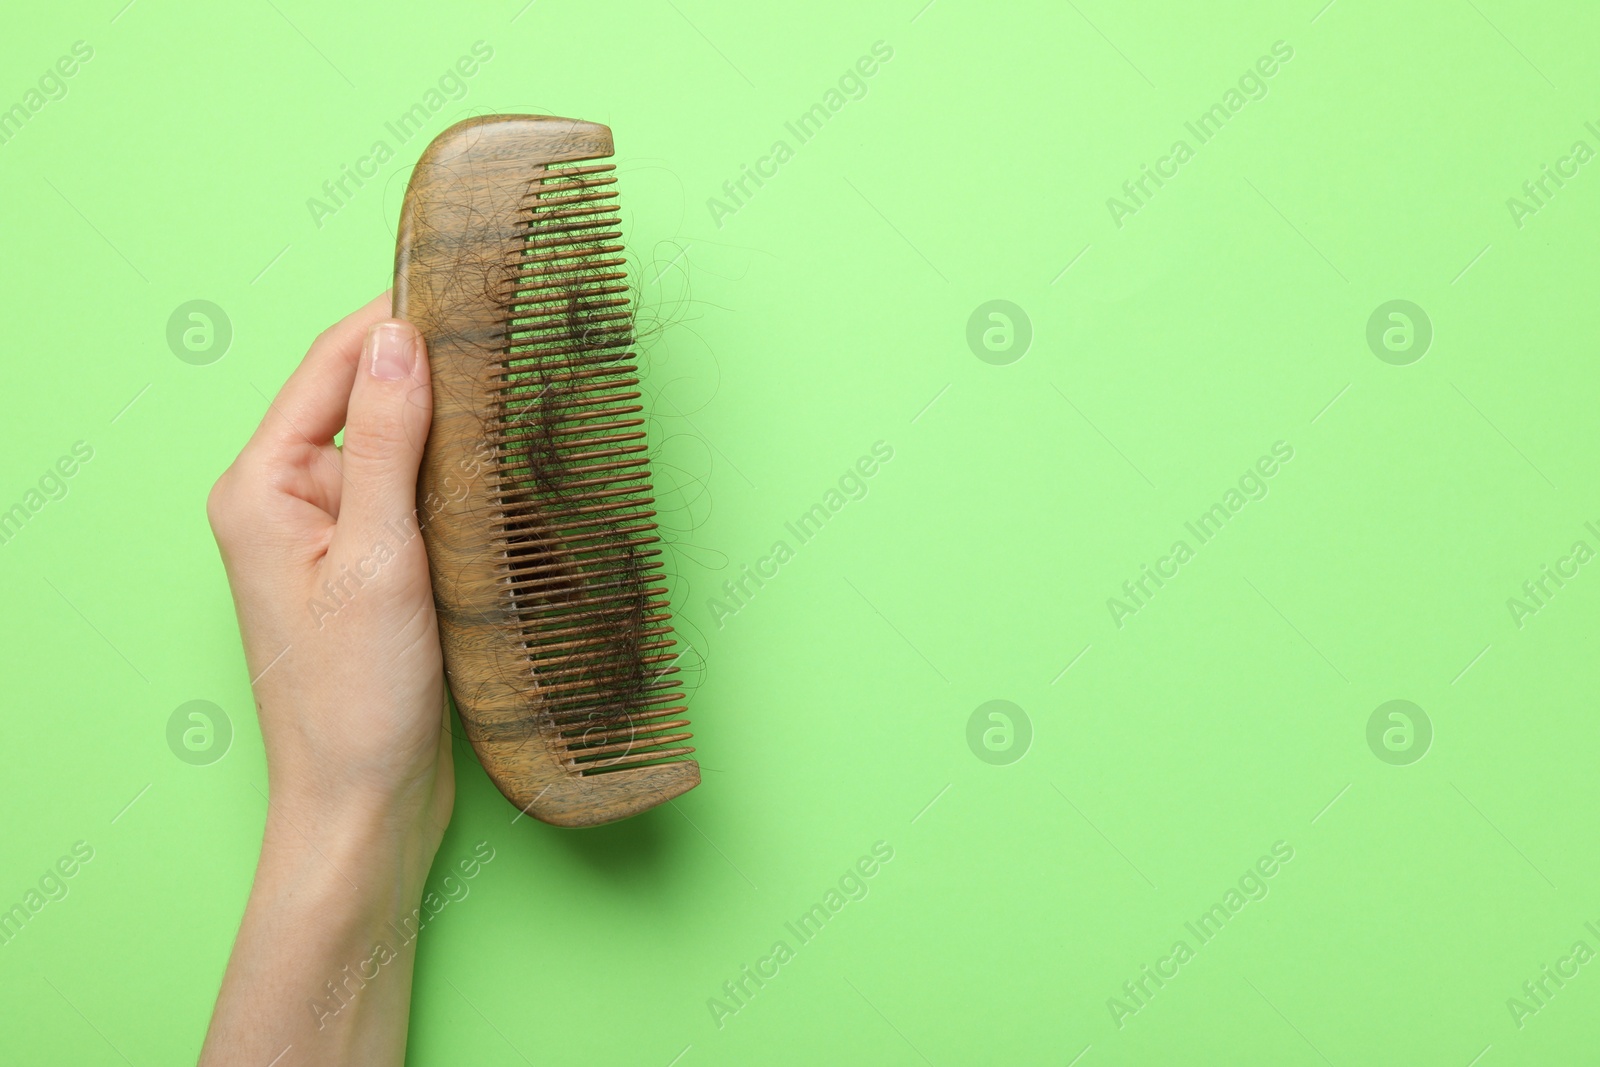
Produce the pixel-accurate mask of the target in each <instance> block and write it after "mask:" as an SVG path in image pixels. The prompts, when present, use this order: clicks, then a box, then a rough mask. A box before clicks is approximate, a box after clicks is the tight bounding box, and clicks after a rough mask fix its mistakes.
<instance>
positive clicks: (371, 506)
mask: <svg viewBox="0 0 1600 1067" xmlns="http://www.w3.org/2000/svg"><path fill="white" fill-rule="evenodd" d="M428 383H429V379H428V359H427V352H426V350H425V347H424V344H423V341H422V337H421V336H420V335H419V334H418V333H417V330H416V327H414V326H412V325H411V324H410V323H409V322H402V321H401V320H399V319H385V320H383V321H381V322H378V323H377V324H376V325H374V326H372V328H371V329H369V330H368V331H367V340H366V344H365V346H364V347H363V349H362V352H361V357H360V367H359V369H358V370H357V371H356V375H355V383H354V388H353V389H352V390H351V392H350V413H349V417H348V419H347V420H346V422H345V427H344V477H345V483H344V490H343V499H342V500H341V502H340V509H339V532H338V534H336V536H337V537H350V536H354V537H358V538H362V539H364V540H371V539H372V538H374V537H376V536H378V534H379V532H380V531H381V530H382V529H383V528H384V527H385V526H387V525H388V524H390V523H391V522H392V521H394V520H397V519H399V520H404V521H405V522H406V524H407V526H409V524H410V517H411V514H412V512H414V511H415V510H416V506H417V468H418V466H419V465H420V464H421V462H422V448H423V445H424V444H426V442H427V439H428V423H429V421H430V419H431V418H432V415H433V393H432V391H431V389H430V387H429V384H428Z"/></svg>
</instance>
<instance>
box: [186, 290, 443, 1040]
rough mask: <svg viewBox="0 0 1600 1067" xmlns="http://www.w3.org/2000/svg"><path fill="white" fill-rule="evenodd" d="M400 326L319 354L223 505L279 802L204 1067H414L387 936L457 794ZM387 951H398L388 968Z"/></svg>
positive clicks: (419, 397)
mask: <svg viewBox="0 0 1600 1067" xmlns="http://www.w3.org/2000/svg"><path fill="white" fill-rule="evenodd" d="M388 315H389V295H388V294H387V293H385V294H383V295H381V296H379V297H378V298H376V299H375V300H373V301H372V302H371V303H369V304H367V305H366V306H365V307H363V308H361V309H360V310H359V311H356V312H355V313H354V314H352V315H350V316H349V317H347V318H345V319H344V320H342V321H341V322H339V323H337V324H336V325H334V326H332V327H330V328H329V329H328V330H327V331H325V332H324V333H323V334H322V335H321V336H319V337H318V338H317V339H316V341H315V342H314V343H313V344H312V345H311V349H310V351H309V352H308V353H307V354H306V357H305V359H304V361H303V362H302V363H301V364H300V366H299V368H298V369H297V370H295V372H294V373H293V375H292V376H291V377H290V378H289V380H288V382H287V383H286V384H285V385H284V387H283V389H282V391H280V392H279V394H278V396H277V398H276V399H275V400H274V401H273V402H272V404H271V405H270V407H269V408H268V410H267V413H266V415H265V417H264V418H263V419H262V422H261V425H260V427H259V428H257V430H256V431H255V433H254V435H253V436H252V437H251V438H250V441H249V443H248V444H246V445H245V447H244V450H243V451H242V452H241V453H240V454H239V457H238V459H236V460H235V461H234V462H233V464H232V466H230V467H229V468H228V469H227V471H225V472H224V473H223V475H222V476H221V478H219V479H218V480H217V483H216V486H215V487H214V488H213V489H212V491H211V495H210V498H209V500H208V501H207V505H206V511H207V515H208V517H209V518H210V521H211V528H212V531H213V533H214V534H215V535H216V539H217V545H218V548H219V549H220V550H221V553H222V560H223V564H224V566H225V567H226V569H227V573H228V583H229V585H230V586H231V587H232V590H233V599H234V606H235V608H236V610H237V613H238V617H239V631H240V635H241V636H242V638H243V641H244V653H245V662H246V664H247V667H248V670H249V675H250V677H251V678H252V679H254V682H253V689H254V693H255V701H256V710H257V716H258V718H259V720H260V724H261V737H262V742H263V744H264V746H265V749H266V759H267V790H268V805H267V817H266V828H265V832H264V834H263V839H262V844H261V856H260V860H259V862H258V865H257V867H256V876H255V882H254V885H253V886H252V888H251V891H250V898H249V901H248V903H247V905H246V907H245V912H244V919H243V921H242V923H241V924H240V927H239V934H238V938H237V940H236V941H235V943H234V948H233V954H232V956H231V958H230V959H229V961H228V967H227V971H226V973H225V975H224V977H223V980H222V988H221V991H220V993H219V994H218V996H217V1004H216V1009H215V1013H214V1014H213V1016H212V1019H211V1026H210V1029H209V1030H208V1032H207V1034H206V1040H205V1046H204V1048H203V1050H202V1051H201V1054H200V1064H201V1065H202V1067H220V1065H224V1064H226V1065H233V1064H249V1065H258V1067H265V1065H266V1064H269V1063H271V1064H273V1067H291V1065H295V1064H348V1063H361V1064H400V1063H402V1062H403V1061H404V1059H405V1042H406V1028H407V1020H408V1017H409V1012H410V1000H411V976H412V966H413V962H414V955H415V941H412V942H411V943H410V944H408V945H404V946H402V945H400V944H399V940H400V939H399V938H397V937H396V936H395V935H394V933H393V927H391V926H390V925H389V924H391V923H396V924H403V922H404V920H406V919H408V918H410V917H411V916H412V915H413V914H414V912H415V909H417V908H418V907H419V905H420V902H421V897H422V892H423V882H424V880H425V879H426V877H427V874H428V869H429V867H430V866H431V864H432V863H433V858H434V854H435V853H436V852H437V851H438V848H439V842H440V839H441V838H442V836H443V834H444V830H445V826H446V825H447V824H448V823H449V821H450V812H451V807H452V805H453V803H454V800H455V776H454V770H453V767H452V764H451V748H450V722H449V708H448V705H447V703H446V699H445V682H444V664H443V660H442V657H441V653H440V649H439V634H438V629H437V625H436V622H435V619H434V608H433V594H432V591H431V587H430V584H429V579H428V563H427V558H426V556H425V554H424V551H423V544H422V539H421V538H420V537H418V536H410V537H409V538H408V537H407V536H406V534H407V533H410V534H413V535H414V534H415V530H416V517H415V508H416V485H417V468H418V464H419V463H420V461H421V456H422V446H423V442H424V441H425V440H426V438H427V433H428V424H429V420H430V418H431V415H432V395H431V392H430V388H429V380H428V362H427V358H426V356H425V353H424V350H423V344H422V341H421V339H420V338H419V337H418V336H417V333H416V331H415V330H414V329H413V328H412V327H411V326H410V325H408V324H406V323H404V322H400V321H397V320H394V319H391V318H389V317H388ZM341 429H343V431H344V439H343V447H342V448H341V447H338V446H336V445H335V444H334V440H333V439H334V435H335V434H336V433H338V432H339V431H340V430H341ZM397 531H398V532H397ZM352 573H355V574H356V575H357V576H358V577H359V579H360V580H359V582H357V581H355V580H352V578H351V577H350V575H351V574H352ZM324 583H332V584H333V586H334V588H335V590H336V591H337V594H338V595H337V597H335V596H333V595H330V593H329V591H328V588H327V586H326V585H325V584H324ZM318 604H320V605H321V608H318V607H315V606H314V605H318ZM329 606H334V607H336V608H337V610H334V611H332V612H329V611H328V610H326V609H327V608H328V607H329ZM380 941H381V942H385V943H386V944H388V945H389V946H391V947H392V948H393V950H394V952H393V956H392V958H391V959H382V958H381V957H379V960H378V962H377V963H375V962H374V949H375V946H376V945H377V944H378V943H379V942H380ZM380 963H381V966H380V965H379V964H380ZM346 968H349V969H350V970H349V971H347V970H346ZM373 970H377V972H378V973H377V975H376V977H374V978H372V979H371V980H369V981H365V982H364V983H356V982H349V981H344V980H345V979H346V978H347V976H348V975H349V974H350V973H352V972H365V973H367V974H370V973H372V971H373ZM342 981H343V986H342V988H343V996H342V997H339V998H337V999H336V998H333V997H331V996H330V990H329V986H328V985H327V983H329V982H332V983H334V985H335V986H340V985H341V982H342ZM352 991H353V992H352ZM314 1003H321V1004H322V1005H323V1007H322V1009H321V1010H318V1009H316V1008H314V1007H313V1006H312V1005H313V1004H314ZM333 1008H337V1009H338V1010H337V1011H334V1010H332V1009H333Z"/></svg>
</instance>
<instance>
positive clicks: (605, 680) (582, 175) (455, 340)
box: [394, 115, 700, 826]
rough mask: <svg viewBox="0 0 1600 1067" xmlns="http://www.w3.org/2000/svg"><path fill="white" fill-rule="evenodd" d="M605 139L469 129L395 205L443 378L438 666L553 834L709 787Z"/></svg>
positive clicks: (480, 125)
mask: <svg viewBox="0 0 1600 1067" xmlns="http://www.w3.org/2000/svg"><path fill="white" fill-rule="evenodd" d="M611 152H612V147H611V131H610V130H609V129H607V128H606V127H605V126H601V125H598V124H596V123H592V122H581V121H577V120H574V119H560V118H550V117H546V116H539V115H491V116H486V117H480V118H474V119H469V120H467V121H465V122H461V123H457V124H456V125H454V126H452V127H450V128H449V129H448V130H446V131H444V132H443V133H441V134H440V135H439V136H438V137H437V138H435V139H434V141H433V143H432V144H430V145H429V146H428V148H427V150H426V151H424V152H423V153H422V158H421V159H420V160H419V161H418V162H417V166H416V169H415V171H413V172H412V175H411V183H410V185H409V186H408V187H407V189H406V197H405V203H404V206H403V207H402V209H401V213H400V227H399V234H398V239H397V247H396V250H395V271H394V314H395V317H396V318H402V319H406V320H407V321H409V322H411V323H412V324H413V325H415V326H416V327H417V329H418V330H419V331H420V332H421V334H422V336H423V337H424V338H425V339H426V341H427V345H428V356H429V364H430V366H431V368H432V373H433V428H432V430H431V432H430V433H429V435H428V443H427V448H426V451H425V452H424V455H423V461H422V472H421V476H420V478H419V482H418V486H417V500H418V516H419V520H420V522H421V525H422V534H423V540H424V542H425V543H426V545H427V550H428V562H429V567H430V570H431V573H432V579H433V591H434V600H435V603H436V605H437V608H438V618H439V631H440V637H441V640H442V643H443V646H444V662H445V672H446V676H447V677H448V679H449V683H450V691H451V694H452V695H453V696H454V698H455V702H456V708H457V710H458V711H459V712H460V715H461V722H462V725H463V726H464V728H465V730H466V735H467V737H468V739H469V740H470V741H471V742H472V747H473V749H474V750H475V751H476V752H477V754H478V759H479V761H480V762H481V763H482V764H483V767H484V770H486V771H487V772H488V774H489V777H490V778H491V779H492V780H493V781H494V783H495V785H496V786H498V787H499V788H500V791H501V792H502V793H504V794H505V795H506V798H507V799H509V800H510V801H511V802H512V803H513V804H515V805H516V806H517V807H518V808H520V809H522V810H523V811H525V812H527V813H528V814H529V815H532V816H534V817H535V818H537V819H541V820H543V821H545V822H547V823H552V824H554V825H557V826H594V825H597V824H599V823H605V822H611V821H614V820H616V819H622V818H626V817H627V816H629V815H635V814H637V813H639V812H641V811H645V810H647V809H649V808H652V807H654V806H655V805H657V804H661V803H663V802H665V801H667V800H670V799H672V798H673V797H675V796H678V795H679V794H681V793H683V792H686V791H687V790H689V789H692V788H694V787H695V786H696V785H698V784H699V782H700V767H699V764H697V763H696V762H695V761H694V760H692V759H687V758H685V757H686V756H687V755H688V753H690V752H693V751H694V750H693V749H692V748H689V747H687V746H685V745H682V744H681V742H683V741H684V740H686V739H687V738H688V737H689V736H690V735H689V734H688V733H686V732H684V729H683V728H684V727H686V726H687V725H688V720H687V719H686V718H684V717H683V713H684V711H685V707H684V704H683V700H684V699H685V698H684V694H683V693H682V691H681V689H680V683H679V682H678V680H677V679H676V678H675V675H676V674H677V672H678V668H677V665H676V658H677V656H676V654H675V653H674V652H673V648H674V645H675V639H674V637H673V633H672V622H671V612H670V609H669V606H668V602H667V591H666V587H665V585H664V584H662V578H663V574H662V573H661V571H662V561H661V559H660V558H659V557H660V554H661V549H660V547H659V546H658V545H657V540H658V538H657V536H656V533H655V530H656V524H655V523H654V522H652V521H651V519H652V518H653V517H654V515H655V512H654V511H652V510H650V506H651V504H653V503H654V498H653V497H652V495H651V493H652V489H651V485H650V469H649V463H648V460H647V458H646V455H645V448H646V446H645V432H644V429H643V424H644V419H643V418H641V417H639V416H640V413H641V412H642V411H643V408H642V406H641V405H640V404H639V403H638V400H639V398H640V393H639V391H638V389H637V386H638V384H639V379H638V377H637V368H636V367H635V366H634V365H633V364H632V363H631V362H630V360H631V359H632V358H633V354H632V352H631V351H630V347H631V345H632V344H633V312H632V302H631V300H630V297H629V291H628V285H627V280H626V279H627V275H626V271H625V269H624V260H623V257H622V251H623V246H622V244H621V236H622V234H621V228H620V223H619V219H618V215H617V201H616V195H617V194H616V191H615V189H614V188H613V186H614V183H615V182H616V178H615V176H614V175H613V174H612V171H613V170H614V169H615V168H614V166H613V165H612V164H610V163H604V162H590V161H596V160H604V159H606V158H607V157H609V156H610V155H611Z"/></svg>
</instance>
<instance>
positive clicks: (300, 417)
mask: <svg viewBox="0 0 1600 1067" xmlns="http://www.w3.org/2000/svg"><path fill="white" fill-rule="evenodd" d="M390 303H391V300H390V296H389V293H388V292H383V293H380V294H378V296H376V297H374V298H373V299H372V300H371V301H370V302H368V303H367V304H366V305H365V306H364V307H362V308H360V309H359V310H357V311H355V312H352V313H351V314H349V315H347V316H345V317H344V318H343V319H340V320H339V321H338V322H336V323H334V324H333V325H332V326H330V327H328V329H326V330H324V331H323V332H322V333H321V334H320V335H318V337H317V339H316V340H315V341H313V342H312V343H311V348H310V349H309V350H308V351H307V352H306V356H305V359H303V360H301V361H300V366H299V367H297V368H295V371H294V373H293V374H291V375H290V376H289V380H288V381H287V382H285V383H284V384H283V388H282V389H280V390H279V391H278V396H277V399H275V400H273V401H272V404H271V406H270V407H269V408H268V410H267V414H266V416H265V417H264V418H263V419H262V420H261V426H260V428H259V429H257V430H256V433H255V436H254V437H252V438H251V439H250V440H251V444H259V445H290V446H298V445H303V444H311V445H313V446H315V445H324V444H327V443H328V442H330V441H332V440H333V435H334V434H336V433H338V432H339V429H340V428H341V427H342V426H344V422H345V417H346V412H347V410H348V407H349V403H350V390H351V387H352V385H353V384H354V382H355V378H356V364H357V363H358V362H359V361H360V359H361V346H362V343H363V342H364V341H365V339H366V336H367V331H368V330H369V329H370V328H371V326H372V324H373V323H375V322H378V321H381V320H382V319H385V318H387V317H388V316H389V310H390Z"/></svg>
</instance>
